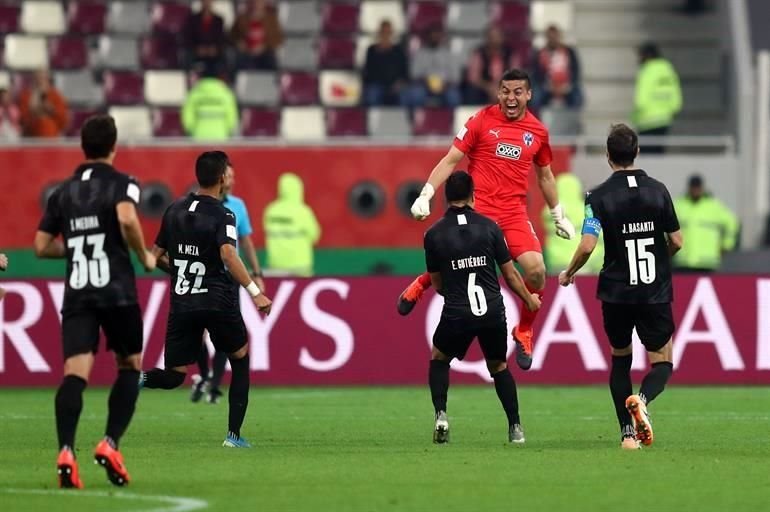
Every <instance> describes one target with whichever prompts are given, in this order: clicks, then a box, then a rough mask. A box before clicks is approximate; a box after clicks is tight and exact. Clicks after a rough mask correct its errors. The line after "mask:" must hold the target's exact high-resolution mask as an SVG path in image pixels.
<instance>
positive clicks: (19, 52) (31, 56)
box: [3, 34, 48, 69]
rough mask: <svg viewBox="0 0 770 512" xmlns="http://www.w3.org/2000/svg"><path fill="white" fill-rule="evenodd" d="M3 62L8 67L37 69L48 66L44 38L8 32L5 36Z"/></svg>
mask: <svg viewBox="0 0 770 512" xmlns="http://www.w3.org/2000/svg"><path fill="white" fill-rule="evenodd" d="M3 55H4V57H3V64H4V65H5V66H6V67H7V68H8V69H39V68H46V67H48V49H47V48H46V43H45V38H43V37H38V36H24V35H19V34H9V35H7V36H5V51H4V52H3Z"/></svg>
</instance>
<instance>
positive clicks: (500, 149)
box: [495, 142, 521, 160]
mask: <svg viewBox="0 0 770 512" xmlns="http://www.w3.org/2000/svg"><path fill="white" fill-rule="evenodd" d="M495 155H497V156H499V157H502V158H508V159H509V160H518V159H519V158H521V146H515V145H513V144H506V143H505V142H498V143H497V148H496V149H495Z"/></svg>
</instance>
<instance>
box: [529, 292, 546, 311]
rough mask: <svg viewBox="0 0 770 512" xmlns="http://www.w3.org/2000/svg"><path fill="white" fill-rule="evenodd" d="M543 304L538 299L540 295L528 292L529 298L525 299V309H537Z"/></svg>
mask: <svg viewBox="0 0 770 512" xmlns="http://www.w3.org/2000/svg"><path fill="white" fill-rule="evenodd" d="M542 305H543V302H542V301H541V300H540V295H538V294H537V293H530V294H529V300H528V301H527V309H528V310H530V311H537V310H538V309H540V307H541V306H542Z"/></svg>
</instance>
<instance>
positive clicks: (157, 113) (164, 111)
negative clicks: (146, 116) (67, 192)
mask: <svg viewBox="0 0 770 512" xmlns="http://www.w3.org/2000/svg"><path fill="white" fill-rule="evenodd" d="M152 133H153V135H155V136H156V137H184V136H185V133H184V129H183V128H182V120H181V119H180V117H179V109H178V108H157V109H155V110H154V111H153V112H152Z"/></svg>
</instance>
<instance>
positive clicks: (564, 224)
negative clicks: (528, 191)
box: [535, 164, 575, 240]
mask: <svg viewBox="0 0 770 512" xmlns="http://www.w3.org/2000/svg"><path fill="white" fill-rule="evenodd" d="M535 172H536V173H537V184H538V186H539V187H540V191H541V192H542V193H543V198H544V199H545V202H546V204H547V205H548V208H550V209H551V218H552V219H553V223H554V224H555V225H556V234H557V235H558V236H560V237H561V238H565V239H567V240H572V238H573V237H574V236H575V226H573V225H572V222H570V220H569V219H568V218H567V217H566V216H565V215H564V209H563V208H562V206H561V205H560V204H559V193H558V192H557V191H556V179H555V178H554V177H553V171H552V170H551V165H550V164H549V165H544V166H542V167H541V166H539V165H535Z"/></svg>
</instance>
